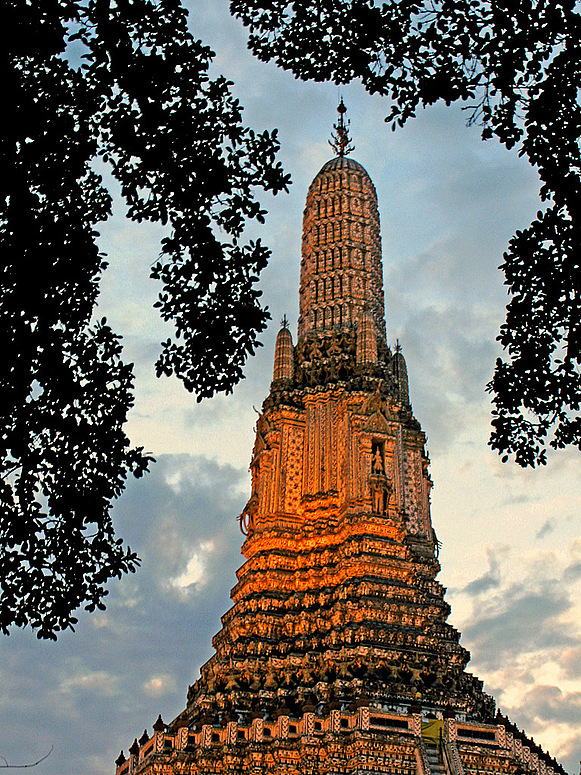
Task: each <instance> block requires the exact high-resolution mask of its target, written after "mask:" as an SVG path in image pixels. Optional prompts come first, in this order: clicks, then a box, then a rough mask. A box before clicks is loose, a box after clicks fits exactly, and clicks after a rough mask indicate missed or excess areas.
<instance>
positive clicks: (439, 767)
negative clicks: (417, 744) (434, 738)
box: [424, 740, 446, 775]
mask: <svg viewBox="0 0 581 775" xmlns="http://www.w3.org/2000/svg"><path fill="white" fill-rule="evenodd" d="M424 745H425V748H426V756H427V759H428V765H429V768H430V771H429V774H428V775H446V768H445V767H444V762H443V761H442V754H441V751H440V747H439V746H438V745H436V744H435V743H432V742H431V741H429V740H424Z"/></svg>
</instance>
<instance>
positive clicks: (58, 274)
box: [0, 0, 287, 638]
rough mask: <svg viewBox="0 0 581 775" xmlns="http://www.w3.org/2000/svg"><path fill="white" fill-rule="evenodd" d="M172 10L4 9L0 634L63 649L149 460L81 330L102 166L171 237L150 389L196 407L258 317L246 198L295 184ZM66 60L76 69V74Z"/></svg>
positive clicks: (160, 4) (69, 0) (93, 270)
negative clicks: (162, 381) (27, 632)
mask: <svg viewBox="0 0 581 775" xmlns="http://www.w3.org/2000/svg"><path fill="white" fill-rule="evenodd" d="M211 57H212V52H211V51H210V50H209V49H208V48H207V47H205V46H204V45H203V44H202V43H201V42H200V41H197V40H194V39H193V38H192V36H191V35H190V33H189V32H188V29H187V24H186V11H185V9H184V8H183V7H182V5H181V3H180V2H179V0H139V1H138V2H137V1H136V0H47V1H46V2H43V3H36V2H35V3H30V2H28V1H27V0H8V1H7V2H6V3H4V5H3V17H2V45H1V46H0V62H1V65H0V67H1V72H2V83H3V86H4V92H3V107H4V111H3V113H4V120H3V122H2V127H1V129H0V159H1V165H2V166H1V169H2V174H1V175H0V188H1V196H0V208H1V212H0V239H1V246H2V266H1V272H2V274H1V285H0V290H1V293H0V351H1V353H2V358H3V366H2V371H1V373H0V447H1V454H0V592H1V594H0V629H1V630H2V631H3V632H8V629H9V627H10V626H11V625H18V626H24V625H27V624H28V625H30V626H32V627H33V628H34V629H36V631H37V634H38V636H39V637H43V638H55V637H56V633H57V632H59V631H60V630H62V629H63V628H67V627H72V625H73V624H74V623H75V621H76V619H75V617H74V615H73V612H74V611H75V610H76V609H77V608H78V607H79V606H81V605H85V607H86V608H88V609H89V610H92V609H94V608H95V607H103V598H104V596H105V595H106V594H107V592H106V588H105V586H106V583H107V581H108V580H109V579H110V578H112V577H114V576H120V575H121V574H122V573H124V572H127V571H132V570H134V569H135V567H136V564H137V563H138V559H137V557H136V555H135V554H134V553H132V552H131V551H130V549H128V548H127V549H126V548H125V547H124V546H123V545H122V542H121V540H119V539H117V538H116V537H115V535H114V530H113V526H112V522H111V518H110V509H111V505H112V501H113V500H114V498H116V497H117V496H118V495H119V494H120V492H121V491H122V489H123V486H124V482H125V479H126V477H127V475H128V474H129V473H130V472H131V473H133V474H135V475H136V476H140V475H141V474H142V473H143V472H144V471H145V470H146V469H147V466H148V463H149V461H150V458H149V457H148V456H147V455H146V454H144V452H143V450H142V449H131V448H130V445H129V442H128V439H127V438H126V436H125V433H124V431H123V424H124V422H125V419H126V415H127V412H128V410H129V408H130V407H131V405H132V400H133V398H132V381H133V377H132V367H131V365H127V364H124V363H123V362H122V360H121V345H120V341H119V337H118V336H117V335H116V334H115V333H114V332H113V331H112V330H111V329H110V328H109V326H108V325H107V324H106V321H105V320H102V321H100V322H98V323H92V315H93V311H94V306H95V302H96V298H97V294H98V286H99V280H100V277H101V274H102V272H103V270H104V268H105V265H106V264H105V261H104V257H103V256H102V255H101V254H100V253H99V251H98V248H97V244H96V237H97V236H98V235H97V232H96V231H95V225H96V224H97V223H98V222H99V221H103V220H104V219H106V218H107V216H108V215H109V213H110V208H111V196H110V194H109V193H108V191H107V190H106V189H105V187H104V186H103V182H102V179H101V177H100V176H99V175H98V174H97V172H95V168H94V166H93V162H94V160H95V159H96V158H100V159H101V160H103V161H104V162H107V163H108V164H109V165H110V169H111V171H112V174H113V175H114V177H115V178H116V179H117V180H118V181H119V183H120V185H121V191H122V194H123V196H124V198H125V200H126V202H127V204H128V206H129V217H130V218H132V219H133V220H136V221H141V220H144V219H146V220H149V221H157V222H160V223H163V224H168V227H169V236H168V237H167V238H166V239H164V240H163V244H162V246H161V253H160V259H159V261H158V262H157V263H156V265H155V266H154V268H153V272H152V274H153V277H154V278H157V279H158V280H160V281H161V283H162V290H161V293H160V297H159V301H158V303H157V306H158V307H159V310H160V313H161V315H162V317H163V318H164V319H166V320H171V321H173V323H174V324H175V331H176V334H175V339H173V340H172V339H170V340H168V341H166V342H164V343H163V345H162V352H161V355H160V358H159V360H158V363H157V372H158V374H171V373H175V374H177V376H178V377H179V378H180V379H182V381H183V382H184V384H185V386H186V387H187V388H188V390H191V391H195V392H196V393H197V395H198V399H199V398H201V397H204V396H211V395H212V394H213V393H214V392H215V391H216V390H221V391H229V390H231V388H232V386H233V385H234V384H235V383H236V382H237V381H238V380H239V379H240V377H241V373H242V372H241V369H242V366H243V364H244V362H245V360H246V358H247V356H248V354H249V353H252V352H253V350H254V348H255V346H256V344H257V335H258V334H259V333H260V332H261V331H262V330H263V329H264V327H265V324H266V323H265V322H266V319H267V317H268V313H267V311H266V310H264V309H262V308H261V306H260V303H259V296H260V292H259V291H258V290H257V289H256V282H257V279H258V274H259V272H260V270H261V269H262V268H263V267H264V266H265V264H266V261H267V258H268V256H269V251H268V250H267V249H266V248H265V247H264V246H263V245H262V244H260V242H258V241H257V242H248V243H247V244H245V243H244V241H243V240H242V231H243V228H244V225H245V223H246V222H247V221H248V219H257V220H258V221H262V220H263V217H264V211H263V210H262V209H261V207H260V205H259V204H258V202H257V201H256V200H255V198H254V194H253V191H254V189H255V188H259V189H263V190H271V191H273V192H274V193H276V192H277V191H280V190H281V189H284V188H286V185H287V177H286V176H285V175H284V174H283V172H282V170H281V167H280V164H279V163H277V162H276V158H275V156H276V152H277V150H278V142H277V139H276V136H275V133H268V132H264V133H262V134H255V133H254V132H253V131H252V130H250V129H249V128H247V127H245V126H244V125H243V124H242V120H241V108H240V106H239V104H238V102H237V101H236V100H235V99H233V97H232V95H231V93H230V90H229V86H230V84H229V83H228V82H227V81H226V80H224V79H223V78H217V79H214V80H212V79H210V78H209V76H208V65H209V63H210V60H211ZM77 63H78V64H77Z"/></svg>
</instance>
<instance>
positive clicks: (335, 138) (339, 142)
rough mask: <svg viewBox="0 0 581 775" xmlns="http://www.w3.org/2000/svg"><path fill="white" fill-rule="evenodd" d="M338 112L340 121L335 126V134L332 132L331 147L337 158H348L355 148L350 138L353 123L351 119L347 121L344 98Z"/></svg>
mask: <svg viewBox="0 0 581 775" xmlns="http://www.w3.org/2000/svg"><path fill="white" fill-rule="evenodd" d="M337 112H338V113H339V120H338V121H337V123H336V124H333V129H334V130H335V132H331V139H330V140H329V145H330V146H331V148H332V149H333V150H334V151H335V153H336V154H337V156H347V154H349V153H351V151H354V150H355V146H354V145H353V143H352V142H351V138H350V137H349V126H350V124H351V122H350V121H349V119H347V121H345V113H347V108H346V107H345V103H344V102H343V98H342V97H341V102H340V103H339V105H338V106H337Z"/></svg>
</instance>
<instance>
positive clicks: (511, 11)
mask: <svg viewBox="0 0 581 775" xmlns="http://www.w3.org/2000/svg"><path fill="white" fill-rule="evenodd" d="M231 9H232V12H233V13H234V15H236V16H238V17H239V18H240V19H241V20H242V21H243V22H244V24H246V25H247V26H248V27H249V29H250V41H249V47H250V48H251V50H252V51H253V52H254V54H256V55H257V56H258V57H259V58H261V59H263V60H271V59H274V61H275V62H276V63H277V64H278V65H279V66H281V67H283V68H286V69H289V70H291V71H292V72H293V73H294V74H295V75H296V76H297V77H300V78H303V79H315V80H319V81H322V80H332V81H334V82H336V83H347V82H349V81H351V80H354V79H360V80H361V82H362V83H363V85H364V86H365V88H366V89H367V90H368V91H369V92H372V93H379V94H383V95H385V96H387V97H389V98H390V101H391V105H390V111H389V114H388V116H387V119H386V120H387V121H388V122H390V123H391V124H392V128H395V126H397V125H403V124H404V123H405V122H406V121H407V120H408V119H409V118H412V117H413V116H414V115H415V113H416V111H417V109H418V107H420V106H426V105H430V104H432V103H435V102H436V101H438V100H443V101H444V102H445V103H446V104H450V103H452V102H455V101H458V100H460V101H462V102H464V107H465V108H466V109H467V110H468V111H469V123H478V124H480V125H481V126H482V136H483V138H484V139H488V138H490V137H492V136H493V135H495V136H496V137H497V138H498V139H499V140H500V141H501V142H502V143H504V145H505V146H506V147H507V148H511V147H513V146H515V145H518V147H519V149H520V153H521V155H526V156H527V157H528V159H529V161H530V163H531V164H532V165H533V166H534V167H535V168H536V169H537V171H538V173H539V177H540V180H541V190H540V195H541V199H542V200H543V201H544V202H546V207H545V209H543V210H541V211H539V213H538V214H537V217H536V219H535V220H534V221H533V223H532V224H531V225H530V226H529V227H528V228H526V229H524V230H523V231H518V232H517V233H516V234H515V236H514V237H513V238H512V240H511V241H510V244H509V247H508V250H507V252H506V253H505V255H504V263H503V265H502V268H503V269H504V272H505V274H506V284H507V285H508V289H509V293H510V296H511V298H510V301H509V304H508V308H507V318H506V322H505V324H504V325H503V326H502V328H501V331H500V335H499V340H500V342H501V343H502V345H503V347H504V348H505V350H506V352H507V358H506V360H503V359H498V361H497V364H496V371H495V374H494V377H493V379H492V381H491V383H490V385H489V389H490V390H491V391H492V392H493V393H494V399H493V400H494V404H495V410H494V412H493V422H492V425H493V432H492V436H491V440H490V443H491V445H492V447H494V448H495V449H497V450H499V451H500V452H501V453H502V454H503V460H506V459H508V456H509V455H514V458H515V460H516V462H517V463H519V464H520V465H522V466H534V465H536V464H538V463H545V462H546V443H547V442H549V443H550V445H551V446H552V447H555V448H563V447H565V446H567V445H576V446H577V447H579V448H581V417H580V416H579V408H580V400H581V375H580V368H579V367H580V361H581V314H580V307H581V305H580V295H581V260H580V250H581V156H580V147H579V137H580V134H581V107H580V103H579V89H580V87H581V18H580V16H579V14H578V13H577V9H578V5H577V4H576V3H575V0H420V1H418V0H398V1H397V2H395V1H392V2H387V3H383V4H379V3H376V2H374V0H317V2H310V1H309V0H294V2H288V1H287V0H232V2H231Z"/></svg>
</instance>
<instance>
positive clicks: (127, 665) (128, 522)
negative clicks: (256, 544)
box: [0, 455, 248, 775]
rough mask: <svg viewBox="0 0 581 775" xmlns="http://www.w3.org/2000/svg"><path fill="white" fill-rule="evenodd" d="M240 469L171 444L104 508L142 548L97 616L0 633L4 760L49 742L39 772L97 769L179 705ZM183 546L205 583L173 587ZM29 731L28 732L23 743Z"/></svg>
mask: <svg viewBox="0 0 581 775" xmlns="http://www.w3.org/2000/svg"><path fill="white" fill-rule="evenodd" d="M247 478H248V474H247V472H245V471H241V470H239V469H235V468H233V467H232V466H226V465H220V464H218V463H216V462H215V461H212V460H207V459H205V458H202V457H193V456H187V455H174V456H161V457H160V458H159V460H158V462H157V463H156V464H155V465H154V466H153V468H152V471H151V473H150V474H149V475H148V476H147V477H145V478H143V479H140V480H131V481H129V482H128V487H127V490H126V492H125V493H124V495H123V497H122V498H121V499H120V500H119V502H118V503H117V505H116V507H115V513H114V518H115V524H116V529H117V531H118V534H119V535H120V536H123V537H124V538H125V539H126V540H127V541H128V543H129V544H130V545H131V547H132V548H133V549H135V550H136V551H137V552H138V554H139V555H140V557H141V558H142V561H143V563H142V566H141V568H139V569H138V571H137V573H135V574H132V575H130V576H127V577H125V578H124V579H123V580H122V581H114V582H112V583H111V584H110V587H109V589H110V594H109V596H108V598H107V599H106V603H107V610H106V611H105V612H103V613H99V614H98V616H97V617H95V616H94V615H89V614H87V613H85V612H81V613H80V615H79V623H78V625H77V628H76V632H75V633H64V634H63V635H61V637H60V638H59V640H58V642H57V643H45V642H41V641H38V640H37V639H36V638H35V637H34V635H33V634H32V633H30V632H22V631H15V632H14V633H13V634H12V635H11V636H10V637H9V638H6V637H4V638H2V654H3V664H2V667H1V668H0V671H1V674H0V725H1V726H2V732H3V740H2V750H1V753H2V754H3V755H4V756H6V758H7V759H9V760H10V761H15V760H16V759H18V760H19V761H22V760H23V759H26V760H32V761H33V760H34V759H35V758H39V757H40V756H42V755H43V754H44V753H46V751H47V750H49V748H50V746H51V745H54V746H55V750H54V752H53V754H51V756H50V757H49V759H47V761H46V762H45V763H43V773H44V775H61V774H62V773H63V772H82V773H83V775H102V773H103V772H111V771H112V768H113V767H114V765H113V761H114V759H115V758H116V756H117V754H118V753H119V750H120V749H121V748H122V747H125V748H126V746H127V745H128V744H129V743H130V742H131V740H133V738H134V737H135V735H136V734H137V735H138V734H140V732H141V731H142V730H143V729H144V728H148V729H150V730H151V725H152V723H153V721H155V719H156V717H157V715H158V713H160V712H161V713H162V715H163V717H164V718H166V719H167V720H169V719H170V718H173V717H174V716H175V715H177V714H178V713H179V712H180V711H181V710H182V709H183V707H184V704H185V698H186V691H187V687H188V685H189V684H190V683H192V682H193V681H194V680H195V678H196V677H197V668H198V667H199V665H201V664H202V663H203V662H204V661H205V660H206V659H207V658H208V657H209V656H210V655H211V653H212V648H211V638H212V636H213V635H214V634H215V632H217V630H218V629H219V627H220V618H219V617H220V615H221V614H222V613H224V611H226V610H227V609H228V607H229V605H230V600H229V590H230V588H231V587H232V586H233V585H234V583H235V581H236V577H235V569H236V567H238V566H239V565H240V562H241V557H240V544H241V538H242V537H241V534H240V531H239V528H238V524H237V521H236V517H237V515H238V514H239V513H240V511H241V509H242V506H243V504H244V500H245V495H244V494H243V493H242V492H241V490H242V483H243V482H245V481H246V480H247ZM194 555H197V556H198V559H199V562H200V564H201V565H203V566H204V568H205V570H204V580H205V582H206V585H205V587H204V594H203V595H191V594H190V595H183V594H176V592H177V589H176V588H175V587H171V584H170V579H172V578H174V579H175V578H179V576H180V574H185V573H186V572H187V571H188V566H190V567H189V570H190V572H191V571H192V569H193V568H194V565H193V564H192V565H190V561H191V560H192V558H193V556H194ZM210 557H211V558H212V562H209V561H208V560H209V558H210ZM199 583H200V581H199V580H198V582H197V584H199ZM31 730H34V740H33V741H32V742H31V743H30V745H27V748H26V750H23V740H30V737H31V734H30V733H31Z"/></svg>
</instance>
